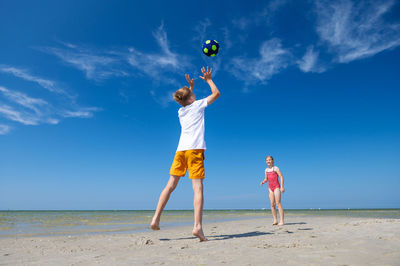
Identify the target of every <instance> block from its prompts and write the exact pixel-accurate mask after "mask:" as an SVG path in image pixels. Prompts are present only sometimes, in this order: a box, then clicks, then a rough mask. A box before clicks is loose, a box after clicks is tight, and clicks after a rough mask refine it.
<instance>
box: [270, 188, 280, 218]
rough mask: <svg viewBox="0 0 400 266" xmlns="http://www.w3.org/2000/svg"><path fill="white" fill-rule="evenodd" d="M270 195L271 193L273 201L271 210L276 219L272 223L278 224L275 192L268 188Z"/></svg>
mask: <svg viewBox="0 0 400 266" xmlns="http://www.w3.org/2000/svg"><path fill="white" fill-rule="evenodd" d="M268 192H269V193H268V195H269V201H270V202H271V212H272V216H273V217H274V221H273V222H272V225H277V224H278V219H277V218H276V209H275V195H274V192H272V191H271V190H270V189H268Z"/></svg>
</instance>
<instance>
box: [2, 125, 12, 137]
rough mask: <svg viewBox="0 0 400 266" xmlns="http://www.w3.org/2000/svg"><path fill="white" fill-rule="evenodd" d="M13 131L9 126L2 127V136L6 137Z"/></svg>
mask: <svg viewBox="0 0 400 266" xmlns="http://www.w3.org/2000/svg"><path fill="white" fill-rule="evenodd" d="M10 131H11V127H10V126H7V125H0V135H6V134H7V133H9V132H10Z"/></svg>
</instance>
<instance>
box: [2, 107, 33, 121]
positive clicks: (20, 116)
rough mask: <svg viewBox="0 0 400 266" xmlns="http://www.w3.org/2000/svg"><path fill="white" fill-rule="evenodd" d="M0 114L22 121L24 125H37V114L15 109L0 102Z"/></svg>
mask: <svg viewBox="0 0 400 266" xmlns="http://www.w3.org/2000/svg"><path fill="white" fill-rule="evenodd" d="M0 114H1V115H2V116H3V117H5V118H7V119H9V120H12V121H15V122H19V123H22V124H24V125H38V124H39V121H40V119H39V118H38V116H37V115H32V114H29V113H26V112H21V111H17V110H15V109H14V108H13V107H11V106H9V105H5V104H0Z"/></svg>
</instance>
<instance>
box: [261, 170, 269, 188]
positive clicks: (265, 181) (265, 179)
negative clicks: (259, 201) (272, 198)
mask: <svg viewBox="0 0 400 266" xmlns="http://www.w3.org/2000/svg"><path fill="white" fill-rule="evenodd" d="M267 182H268V177H267V172H265V178H264V180H263V181H262V182H261V183H260V186H262V185H264V184H265V183H267Z"/></svg>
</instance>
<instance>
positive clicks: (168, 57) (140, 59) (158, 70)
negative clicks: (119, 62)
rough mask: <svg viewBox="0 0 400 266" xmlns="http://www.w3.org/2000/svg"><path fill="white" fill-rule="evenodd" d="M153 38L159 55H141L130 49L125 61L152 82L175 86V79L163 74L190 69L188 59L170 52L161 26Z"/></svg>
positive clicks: (132, 48) (165, 34)
mask: <svg viewBox="0 0 400 266" xmlns="http://www.w3.org/2000/svg"><path fill="white" fill-rule="evenodd" d="M153 37H154V39H155V40H156V42H157V44H158V45H159V47H160V48H161V51H160V52H159V53H143V52H140V51H138V50H136V49H135V48H134V47H131V48H129V53H128V54H127V55H126V60H127V61H128V63H129V64H130V66H131V67H133V68H135V70H138V71H140V72H142V73H144V74H146V75H147V76H149V77H151V78H152V79H154V80H157V81H162V82H164V83H170V84H171V83H172V84H175V83H176V81H175V79H174V78H171V77H169V76H168V77H167V76H165V74H166V73H170V74H171V73H172V74H174V73H175V74H176V73H179V74H183V73H184V71H185V69H186V68H188V67H191V64H190V62H189V58H188V57H187V56H185V55H182V54H177V53H174V52H172V51H171V49H170V46H169V42H168V38H167V33H166V31H165V30H164V25H163V24H161V26H160V27H159V28H158V29H157V30H156V31H154V32H153Z"/></svg>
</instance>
